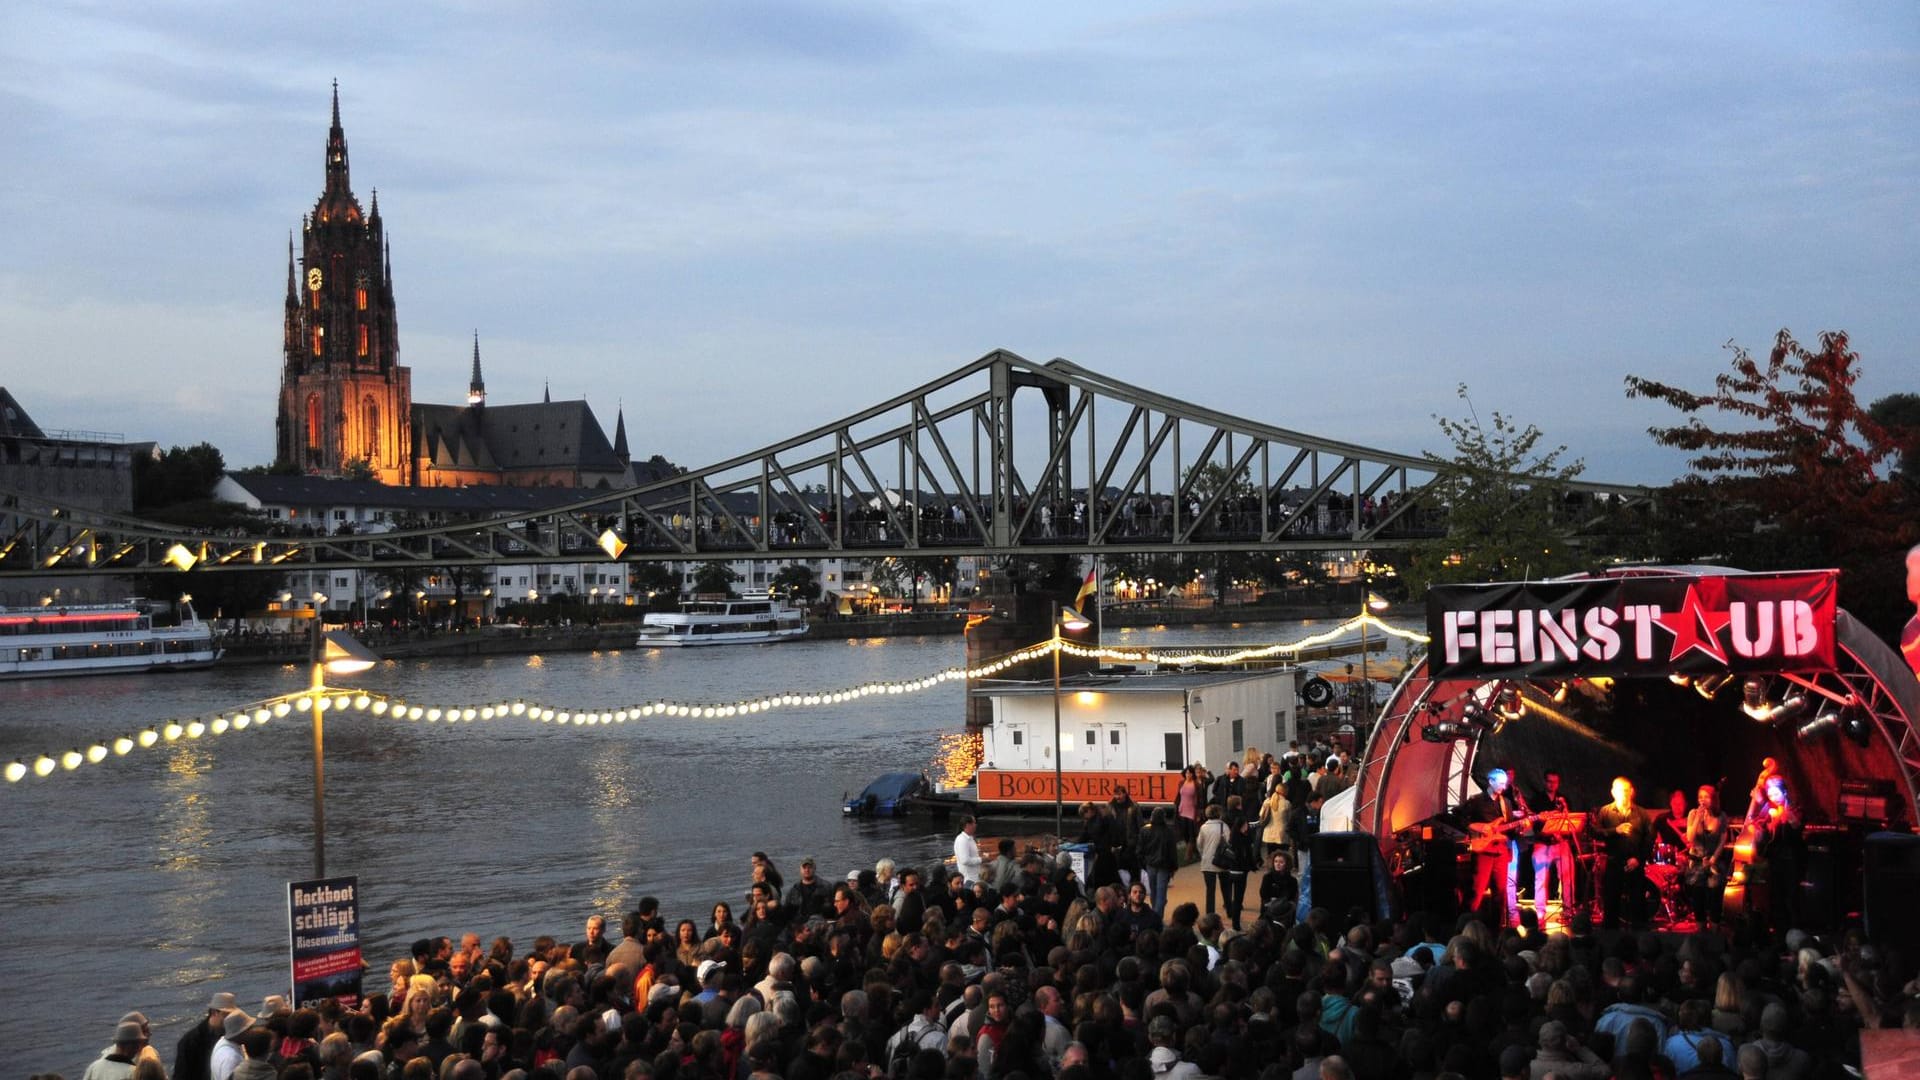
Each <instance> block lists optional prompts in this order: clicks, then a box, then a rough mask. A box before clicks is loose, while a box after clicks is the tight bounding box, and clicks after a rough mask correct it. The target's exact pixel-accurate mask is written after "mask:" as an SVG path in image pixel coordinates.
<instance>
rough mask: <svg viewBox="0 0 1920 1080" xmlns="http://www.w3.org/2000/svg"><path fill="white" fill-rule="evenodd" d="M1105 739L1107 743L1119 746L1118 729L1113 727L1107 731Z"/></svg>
mask: <svg viewBox="0 0 1920 1080" xmlns="http://www.w3.org/2000/svg"><path fill="white" fill-rule="evenodd" d="M1107 741H1108V742H1109V743H1112V744H1113V745H1115V746H1119V745H1120V729H1119V728H1114V729H1113V730H1112V731H1109V732H1107Z"/></svg>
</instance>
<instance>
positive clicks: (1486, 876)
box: [1460, 769, 1527, 926]
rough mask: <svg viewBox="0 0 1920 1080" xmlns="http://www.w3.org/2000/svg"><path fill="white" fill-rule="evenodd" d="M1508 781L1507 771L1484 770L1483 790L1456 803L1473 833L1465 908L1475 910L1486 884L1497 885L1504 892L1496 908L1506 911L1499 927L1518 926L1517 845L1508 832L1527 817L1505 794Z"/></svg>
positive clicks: (1522, 822) (1519, 825)
mask: <svg viewBox="0 0 1920 1080" xmlns="http://www.w3.org/2000/svg"><path fill="white" fill-rule="evenodd" d="M1512 782H1513V779H1512V777H1510V776H1509V775H1508V774H1507V770H1505V769H1494V770H1492V771H1490V772H1488V773H1487V782H1486V784H1485V787H1484V790H1482V791H1481V792H1480V794H1478V795H1475V796H1474V797H1473V798H1471V799H1468V800H1467V801H1466V802H1464V803H1461V804H1460V809H1461V811H1462V813H1463V816H1464V817H1465V819H1466V822H1467V830H1468V831H1469V832H1470V833H1472V834H1473V835H1472V837H1471V839H1470V842H1469V845H1468V846H1469V848H1470V849H1471V850H1472V851H1473V893H1472V895H1471V896H1470V897H1469V898H1468V902H1467V907H1468V908H1469V909H1472V910H1478V909H1479V907H1480V903H1481V901H1482V900H1483V899H1485V897H1486V894H1487V888H1488V886H1490V885H1494V884H1498V885H1499V887H1500V889H1501V892H1502V893H1503V894H1504V900H1503V901H1501V904H1502V906H1501V907H1500V908H1499V909H1498V910H1501V911H1504V912H1505V914H1506V922H1504V923H1501V924H1500V925H1502V926H1518V925H1520V901H1519V896H1518V892H1517V888H1518V885H1519V880H1518V869H1519V863H1520V855H1519V845H1518V844H1516V843H1515V842H1514V840H1513V839H1512V837H1511V835H1510V834H1511V833H1512V832H1513V831H1514V830H1516V829H1518V828H1520V827H1521V826H1522V825H1523V824H1524V823H1525V822H1526V820H1527V818H1526V811H1525V809H1524V808H1522V807H1521V806H1520V805H1519V803H1517V802H1516V801H1515V800H1514V798H1513V797H1512V796H1511V795H1509V794H1508V788H1509V787H1510V786H1511V785H1512ZM1495 899H1496V900H1497V901H1500V897H1496V898H1495Z"/></svg>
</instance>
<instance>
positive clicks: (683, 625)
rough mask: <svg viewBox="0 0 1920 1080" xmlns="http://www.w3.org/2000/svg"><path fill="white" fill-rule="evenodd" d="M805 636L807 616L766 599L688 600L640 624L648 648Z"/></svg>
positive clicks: (752, 642) (749, 642) (757, 642)
mask: <svg viewBox="0 0 1920 1080" xmlns="http://www.w3.org/2000/svg"><path fill="white" fill-rule="evenodd" d="M806 636H807V616H806V613H805V612H803V611H800V610H799V609H798V608H790V607H788V606H786V605H785V604H782V603H781V602H779V601H778V600H774V599H771V598H770V597H765V596H758V597H754V596H749V597H743V598H740V599H732V600H701V599H695V600H690V601H688V602H686V603H684V604H681V605H680V610H679V611H673V612H654V613H652V614H650V615H648V616H647V617H646V618H645V619H643V620H641V623H640V639H639V641H638V642H637V644H639V645H640V646H642V647H645V646H648V645H674V646H680V645H760V644H765V643H767V642H773V641H790V640H793V639H795V638H803V637H806Z"/></svg>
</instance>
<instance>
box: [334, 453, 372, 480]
mask: <svg viewBox="0 0 1920 1080" xmlns="http://www.w3.org/2000/svg"><path fill="white" fill-rule="evenodd" d="M340 476H341V477H342V478H343V479H347V480H372V479H373V478H374V475H373V465H372V464H371V463H370V462H368V461H367V459H366V458H363V457H357V458H348V459H347V460H346V461H343V462H341V463H340Z"/></svg>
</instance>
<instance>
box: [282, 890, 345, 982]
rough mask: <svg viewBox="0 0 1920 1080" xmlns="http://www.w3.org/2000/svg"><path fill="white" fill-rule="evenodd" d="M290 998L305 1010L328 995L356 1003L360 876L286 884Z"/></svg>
mask: <svg viewBox="0 0 1920 1080" xmlns="http://www.w3.org/2000/svg"><path fill="white" fill-rule="evenodd" d="M287 948H288V953H289V958H290V960H291V962H292V966H293V993H292V996H291V998H290V999H289V1000H291V1001H292V1002H293V1007H294V1008H296V1009H304V1008H307V1007H308V1006H311V1005H315V1004H317V1003H319V1002H320V1001H323V1000H325V999H327V998H336V999H338V1000H339V1002H340V1003H341V1004H342V1005H345V1006H346V1007H348V1008H353V1007H355V1006H357V1005H359V1004H360V973H361V960H360V879H359V878H357V877H338V878H323V879H321V880H319V881H295V882H290V883H288V885H287Z"/></svg>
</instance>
